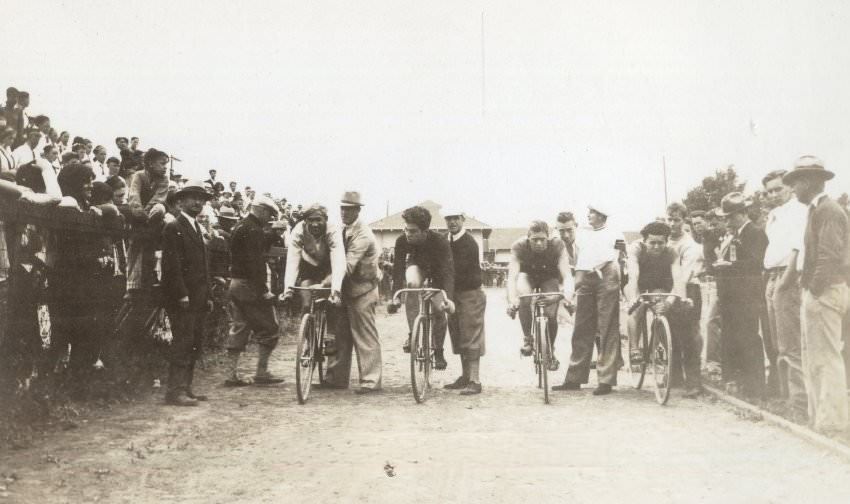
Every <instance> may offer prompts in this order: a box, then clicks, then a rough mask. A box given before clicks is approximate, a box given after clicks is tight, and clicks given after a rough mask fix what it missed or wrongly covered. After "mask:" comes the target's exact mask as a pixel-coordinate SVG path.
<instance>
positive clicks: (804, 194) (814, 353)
mask: <svg viewBox="0 0 850 504" xmlns="http://www.w3.org/2000/svg"><path fill="white" fill-rule="evenodd" d="M834 176H835V174H834V173H832V172H831V171H829V170H827V169H826V168H824V164H823V161H821V160H820V159H818V158H816V157H814V156H803V157H801V158H799V159H797V161H796V162H795V163H794V169H793V170H791V171H789V172H788V173H786V174H785V176H784V177H783V178H782V180H783V182H785V183H786V184H788V185H789V186H791V187H792V188H793V189H794V194H796V196H797V199H798V200H799V201H800V203H803V204H804V205H808V207H809V209H808V212H809V215H808V221H807V223H806V231H805V235H804V238H803V260H802V277H801V278H800V285H801V286H802V287H803V308H802V310H801V318H802V358H803V377H804V378H805V381H806V389H807V392H808V395H809V405H808V408H809V421H810V422H811V423H812V424H813V425H814V427H815V429H817V430H819V431H821V432H826V433H838V432H846V429H847V424H848V404H847V383H846V377H845V367H844V366H845V365H844V361H843V358H842V355H841V348H842V341H841V320H842V317H843V316H844V315H845V314H846V312H847V308H848V287H847V283H848V279H850V243H848V241H850V237H848V233H850V224H848V219H847V214H845V213H844V210H843V209H842V208H841V206H839V205H838V203H836V202H835V201H834V200H832V199H830V197H829V196H827V195H826V193H825V192H824V189H825V187H826V181H827V180H830V179H832V178H833V177H834ZM844 343H845V344H846V342H844Z"/></svg>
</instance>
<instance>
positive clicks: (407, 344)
mask: <svg viewBox="0 0 850 504" xmlns="http://www.w3.org/2000/svg"><path fill="white" fill-rule="evenodd" d="M401 349H402V350H403V351H404V353H410V335H409V334H408V335H407V339H406V340H404V343H403V344H402V345H401Z"/></svg>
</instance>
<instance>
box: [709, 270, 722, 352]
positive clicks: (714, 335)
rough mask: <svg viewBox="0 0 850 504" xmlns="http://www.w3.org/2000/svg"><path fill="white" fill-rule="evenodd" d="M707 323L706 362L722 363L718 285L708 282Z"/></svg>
mask: <svg viewBox="0 0 850 504" xmlns="http://www.w3.org/2000/svg"><path fill="white" fill-rule="evenodd" d="M705 285H706V291H707V296H706V298H707V299H706V313H707V316H706V323H705V339H706V342H705V360H706V361H711V362H720V359H721V350H720V336H721V332H722V331H721V321H720V303H718V302H717V299H718V298H717V284H715V283H714V282H707V283H706V284H705Z"/></svg>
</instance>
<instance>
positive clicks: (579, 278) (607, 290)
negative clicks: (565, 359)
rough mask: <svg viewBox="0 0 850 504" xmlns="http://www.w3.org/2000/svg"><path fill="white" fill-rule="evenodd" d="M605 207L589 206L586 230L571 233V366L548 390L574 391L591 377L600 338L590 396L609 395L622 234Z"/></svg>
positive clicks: (616, 351)
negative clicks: (573, 250) (573, 301)
mask: <svg viewBox="0 0 850 504" xmlns="http://www.w3.org/2000/svg"><path fill="white" fill-rule="evenodd" d="M608 216H609V211H608V210H607V209H605V208H604V207H601V206H598V205H591V206H588V214H587V220H588V223H589V224H590V227H588V228H582V229H580V230H579V231H578V233H576V249H577V250H578V257H577V258H576V265H575V288H576V297H577V300H576V314H575V327H574V329H573V339H572V353H571V354H570V366H569V368H568V369H567V375H566V377H565V378H564V383H563V385H556V386H554V387H552V390H579V389H580V388H581V385H582V384H584V383H587V381H588V379H589V377H590V360H591V357H592V354H593V345H594V342H595V341H596V340H597V338H598V341H599V358H598V360H597V363H596V374H597V378H598V381H599V383H598V385H597V388H596V390H595V391H594V392H593V394H594V395H605V394H609V393H610V392H611V390H612V388H613V386H614V385H616V384H617V370H618V368H619V366H620V362H619V361H620V359H619V357H620V267H619V259H620V252H619V251H618V250H617V248H616V247H617V246H618V242H619V243H623V242H625V238H624V237H623V233H621V232H619V231H615V230H613V229H611V228H610V227H608V225H607V222H608Z"/></svg>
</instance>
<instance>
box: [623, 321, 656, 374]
mask: <svg viewBox="0 0 850 504" xmlns="http://www.w3.org/2000/svg"><path fill="white" fill-rule="evenodd" d="M652 321H653V315H652V313H651V312H650V311H649V310H647V311H646V314H645V315H644V317H643V319H642V320H641V324H640V326H639V327H638V339H637V345H638V346H637V349H638V350H639V351H640V356H641V358H640V362H639V363H637V364H634V363H632V360H631V356H629V364H630V365H631V372H630V374H631V376H632V385H634V386H635V388H636V389H638V390H640V388H641V387H643V381H644V378H645V377H646V368H647V365H648V361H649V339H650V335H649V334H647V333H648V328H649V327H650V326H651V325H652V323H653V322H652ZM629 348H630V350H631V347H629Z"/></svg>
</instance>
